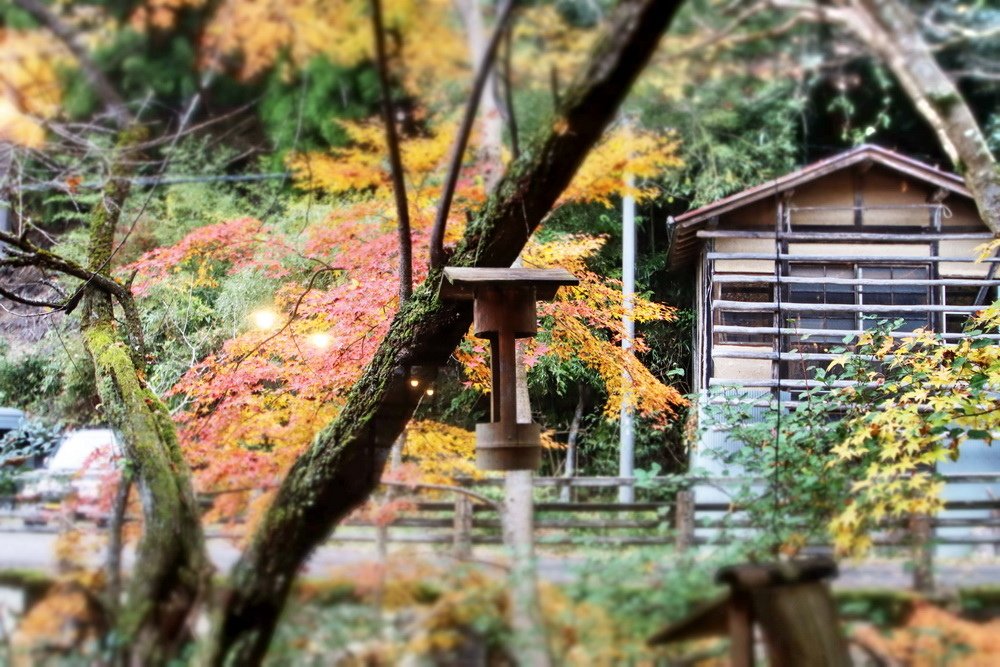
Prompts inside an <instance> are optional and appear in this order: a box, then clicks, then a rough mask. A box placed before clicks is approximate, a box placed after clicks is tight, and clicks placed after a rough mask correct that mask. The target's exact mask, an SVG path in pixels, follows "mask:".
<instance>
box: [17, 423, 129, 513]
mask: <svg viewBox="0 0 1000 667" xmlns="http://www.w3.org/2000/svg"><path fill="white" fill-rule="evenodd" d="M120 457H121V448H120V446H119V444H118V440H117V439H116V437H115V434H114V432H113V431H112V430H111V429H106V428H95V429H82V430H78V431H72V432H69V433H67V434H66V435H64V436H63V439H62V442H60V443H59V446H58V447H57V448H56V450H55V453H54V454H53V455H52V456H50V457H49V458H48V459H46V461H45V467H44V468H42V469H41V470H33V471H31V472H28V473H25V474H23V475H21V476H20V478H19V482H20V491H19V493H18V503H19V504H28V505H30V509H29V510H28V511H27V512H26V513H25V514H24V523H25V524H26V525H45V524H46V523H48V522H49V521H51V520H52V519H54V518H56V517H58V516H64V515H66V514H69V515H70V516H71V517H72V518H77V519H87V520H92V521H97V522H99V523H100V522H103V521H104V520H105V518H106V516H107V513H108V511H107V505H108V503H109V500H110V497H111V494H112V492H113V491H112V490H113V488H114V487H115V486H116V485H117V483H118V477H119V474H118V460H119V459H120Z"/></svg>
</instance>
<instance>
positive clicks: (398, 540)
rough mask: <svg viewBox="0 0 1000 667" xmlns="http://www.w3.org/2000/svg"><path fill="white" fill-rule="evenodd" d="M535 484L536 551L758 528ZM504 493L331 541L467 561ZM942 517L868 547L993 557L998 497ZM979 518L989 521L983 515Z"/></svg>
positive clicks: (426, 488)
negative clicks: (965, 513) (421, 547)
mask: <svg viewBox="0 0 1000 667" xmlns="http://www.w3.org/2000/svg"><path fill="white" fill-rule="evenodd" d="M945 480H946V481H947V482H948V483H950V484H963V483H964V484H970V483H974V484H994V483H995V484H998V485H1000V474H998V473H979V474H963V475H955V474H952V475H945ZM534 482H535V496H536V498H535V534H536V544H537V546H538V547H539V549H543V550H545V549H560V550H565V549H570V548H573V547H613V546H621V547H626V546H653V545H661V546H670V547H673V548H674V549H676V550H677V551H681V552H683V551H685V550H687V549H690V548H692V547H696V546H700V545H707V544H719V543H725V542H726V541H731V540H736V539H746V538H747V537H748V536H749V535H752V534H753V532H754V531H757V530H761V529H763V528H762V527H761V526H753V525H750V524H749V523H748V522H747V520H746V519H745V518H744V517H741V515H740V511H739V510H740V508H738V507H734V506H733V505H732V504H730V503H728V502H712V503H709V502H696V500H695V498H696V493H695V489H696V488H698V487H699V486H716V487H719V486H727V487H729V488H735V487H736V486H737V485H738V484H740V480H738V479H736V478H732V477H726V478H705V477H692V476H668V477H649V478H638V479H637V478H620V477H536V478H535V480H534ZM502 485H503V481H502V480H501V479H485V480H475V481H472V480H463V481H461V483H459V484H457V485H455V486H451V485H438V484H430V485H420V484H416V485H410V484H403V483H394V484H392V486H393V487H397V488H396V490H395V492H394V498H393V502H397V503H398V502H400V500H401V499H403V500H404V501H405V502H404V505H403V506H402V509H401V511H399V512H398V515H397V517H396V519H395V520H394V521H392V522H390V523H389V524H388V525H384V526H378V525H376V524H375V523H373V522H372V521H371V520H370V519H367V518H364V514H359V515H357V516H355V517H353V518H351V519H349V520H348V521H346V522H345V523H344V524H343V525H342V526H340V527H339V528H338V529H337V531H336V532H335V533H334V535H333V536H332V537H331V541H333V542H341V543H359V542H360V543H371V542H375V541H376V540H379V539H381V540H384V541H385V542H386V543H387V544H427V545H441V546H446V547H448V548H450V549H451V550H452V552H453V553H454V555H455V556H457V557H460V558H468V557H469V556H471V554H472V551H473V549H474V547H475V546H477V545H500V544H501V543H502V527H501V511H502V510H501V508H502ZM621 486H634V487H636V492H637V493H636V495H637V497H638V500H637V502H633V503H621V502H618V501H617V500H616V498H617V489H618V488H619V487H621ZM376 502H377V501H376ZM944 510H945V511H944V512H942V513H941V514H939V515H938V516H936V517H927V518H918V519H917V520H913V519H910V520H905V521H904V520H900V521H897V522H895V523H891V524H888V523H887V524H886V525H885V530H884V531H883V532H881V533H880V534H878V535H877V536H876V539H875V544H876V547H877V548H879V549H882V550H883V552H885V553H886V554H887V555H891V554H898V553H899V552H900V551H901V550H905V551H906V553H907V555H908V556H910V557H911V558H912V560H913V562H914V565H915V567H914V578H915V583H917V584H920V581H916V580H919V579H921V577H926V576H929V575H928V574H927V570H928V568H929V567H930V561H931V558H932V554H933V551H934V546H935V545H954V546H968V547H974V546H982V547H985V548H992V550H993V551H994V553H995V554H998V555H1000V498H997V497H991V496H990V495H989V494H984V497H982V498H977V499H970V500H950V501H946V502H945V503H944ZM955 510H977V511H979V513H980V516H973V517H961V516H959V517H956V516H954V515H953V513H951V512H952V511H955ZM984 512H987V513H988V514H987V515H986V516H982V514H983V513H984ZM16 516H17V508H16V507H15V508H13V509H12V510H8V511H6V512H0V519H2V518H6V519H7V524H8V530H10V529H12V526H11V522H10V519H12V518H16ZM936 529H948V531H947V532H946V533H942V532H941V531H940V530H936Z"/></svg>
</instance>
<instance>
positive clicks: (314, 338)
mask: <svg viewBox="0 0 1000 667" xmlns="http://www.w3.org/2000/svg"><path fill="white" fill-rule="evenodd" d="M306 342H308V343H309V344H310V345H312V346H313V347H315V348H316V349H317V350H327V349H329V348H330V346H332V345H333V336H331V335H330V334H328V333H326V332H325V331H317V332H315V333H311V334H309V336H308V337H307V338H306Z"/></svg>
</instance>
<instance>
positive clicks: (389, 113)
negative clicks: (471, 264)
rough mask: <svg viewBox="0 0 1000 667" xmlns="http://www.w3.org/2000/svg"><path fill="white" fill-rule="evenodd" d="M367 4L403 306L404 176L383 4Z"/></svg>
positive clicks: (407, 281)
mask: <svg viewBox="0 0 1000 667" xmlns="http://www.w3.org/2000/svg"><path fill="white" fill-rule="evenodd" d="M370 2H371V8H372V30H373V31H374V33H375V58H376V60H377V61H378V82H379V87H380V88H381V91H382V121H383V122H384V123H385V142H386V145H387V147H388V149H389V166H390V168H391V170H392V194H393V195H394V196H395V199H396V228H397V230H398V232H399V302H400V304H402V303H403V302H405V301H406V300H407V299H409V298H410V295H411V294H413V239H412V238H411V237H410V208H409V204H408V203H407V201H406V177H405V173H404V172H403V160H402V158H401V157H400V155H399V136H398V134H397V133H396V113H395V111H394V109H393V104H392V87H391V86H390V85H389V59H388V57H387V56H386V52H385V26H383V24H382V2H381V0H370Z"/></svg>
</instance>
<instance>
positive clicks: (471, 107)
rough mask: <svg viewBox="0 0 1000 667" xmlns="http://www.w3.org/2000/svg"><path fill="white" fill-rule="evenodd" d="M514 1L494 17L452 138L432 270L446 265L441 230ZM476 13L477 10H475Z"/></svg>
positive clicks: (433, 237)
mask: <svg viewBox="0 0 1000 667" xmlns="http://www.w3.org/2000/svg"><path fill="white" fill-rule="evenodd" d="M516 4H517V0H505V1H504V3H503V5H502V6H501V8H500V15H499V16H497V21H496V25H494V26H493V32H492V34H491V35H490V41H489V42H488V43H487V44H486V50H485V51H484V52H483V57H482V59H481V60H480V61H479V65H478V67H477V69H476V78H475V80H474V81H473V83H472V92H471V93H469V101H468V103H467V104H466V105H465V115H464V116H462V125H461V126H460V127H459V129H458V134H457V135H456V137H455V145H454V146H453V147H452V153H451V161H450V163H449V165H448V175H447V176H446V177H445V181H444V189H443V190H442V192H441V201H440V203H439V204H438V211H437V218H436V219H435V220H434V228H433V229H432V230H431V241H430V245H431V268H434V269H439V268H441V267H443V266H444V264H445V256H444V229H445V227H446V226H447V224H448V214H449V213H450V212H451V200H452V199H453V198H454V196H455V186H456V185H457V184H458V175H459V172H461V171H462V156H464V155H465V147H466V146H467V145H468V144H469V135H471V134H472V125H473V123H475V121H476V112H477V111H478V109H479V100H480V98H482V96H483V88H484V87H485V86H486V81H487V79H489V77H490V72H492V71H493V61H494V60H495V59H496V54H497V47H498V46H499V45H500V40H501V39H502V38H503V36H504V34H506V33H507V29H508V27H509V25H510V20H511V17H513V15H514V6H515V5H516ZM477 11H478V10H477Z"/></svg>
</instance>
